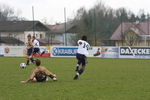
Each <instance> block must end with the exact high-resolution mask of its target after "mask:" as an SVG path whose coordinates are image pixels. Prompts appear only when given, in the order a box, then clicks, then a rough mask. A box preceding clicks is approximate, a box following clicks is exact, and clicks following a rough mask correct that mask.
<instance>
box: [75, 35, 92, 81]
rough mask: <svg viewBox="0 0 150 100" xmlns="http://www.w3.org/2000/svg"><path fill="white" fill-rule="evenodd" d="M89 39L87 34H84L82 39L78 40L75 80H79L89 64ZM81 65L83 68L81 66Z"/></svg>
mask: <svg viewBox="0 0 150 100" xmlns="http://www.w3.org/2000/svg"><path fill="white" fill-rule="evenodd" d="M86 41H87V37H86V36H82V39H81V40H78V49H77V54H76V58H77V60H78V62H77V67H76V71H77V73H76V75H75V77H74V80H77V79H78V78H79V76H80V75H81V74H82V73H83V72H84V70H85V66H86V64H87V55H88V54H89V52H88V49H89V48H90V44H89V43H88V42H86ZM80 66H81V68H79V67H80Z"/></svg>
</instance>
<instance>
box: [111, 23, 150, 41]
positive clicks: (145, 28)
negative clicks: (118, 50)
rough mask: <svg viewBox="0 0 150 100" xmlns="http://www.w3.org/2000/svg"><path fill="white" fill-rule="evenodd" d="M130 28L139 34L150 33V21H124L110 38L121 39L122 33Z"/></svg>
mask: <svg viewBox="0 0 150 100" xmlns="http://www.w3.org/2000/svg"><path fill="white" fill-rule="evenodd" d="M128 30H132V31H134V32H135V33H136V34H137V35H139V36H142V35H150V22H140V23H136V22H123V23H121V24H120V25H119V27H118V28H117V29H116V31H115V32H114V33H113V35H112V36H111V38H110V39H111V40H121V34H124V33H125V32H126V31H128Z"/></svg>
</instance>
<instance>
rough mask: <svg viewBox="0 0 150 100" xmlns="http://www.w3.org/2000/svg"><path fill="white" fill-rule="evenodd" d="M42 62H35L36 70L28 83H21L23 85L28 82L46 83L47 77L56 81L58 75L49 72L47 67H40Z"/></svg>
mask: <svg viewBox="0 0 150 100" xmlns="http://www.w3.org/2000/svg"><path fill="white" fill-rule="evenodd" d="M40 65H41V61H40V60H39V59H37V60H35V69H34V70H33V71H32V73H31V75H30V77H29V78H28V79H27V80H26V81H21V82H22V83H27V82H44V81H46V79H47V77H50V78H51V79H52V80H54V81H56V80H57V79H56V75H55V74H53V73H51V72H49V71H48V70H47V69H46V68H45V67H42V66H40Z"/></svg>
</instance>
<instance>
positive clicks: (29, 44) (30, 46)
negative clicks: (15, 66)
mask: <svg viewBox="0 0 150 100" xmlns="http://www.w3.org/2000/svg"><path fill="white" fill-rule="evenodd" d="M27 39H28V41H27V43H26V47H27V48H26V49H27V56H26V58H27V63H26V65H29V62H30V60H31V62H32V63H34V59H33V57H32V55H33V44H32V40H31V35H30V34H29V35H28V36H27Z"/></svg>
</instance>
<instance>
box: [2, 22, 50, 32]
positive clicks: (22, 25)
mask: <svg viewBox="0 0 150 100" xmlns="http://www.w3.org/2000/svg"><path fill="white" fill-rule="evenodd" d="M33 23H34V25H33ZM33 28H34V30H35V31H48V30H49V28H47V27H46V26H45V25H44V24H42V23H41V22H40V21H34V22H33V21H0V32H23V31H32V30H33Z"/></svg>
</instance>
